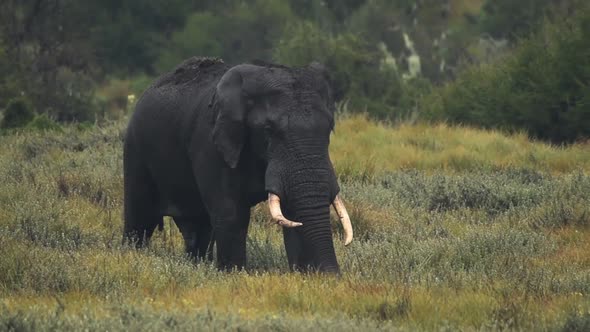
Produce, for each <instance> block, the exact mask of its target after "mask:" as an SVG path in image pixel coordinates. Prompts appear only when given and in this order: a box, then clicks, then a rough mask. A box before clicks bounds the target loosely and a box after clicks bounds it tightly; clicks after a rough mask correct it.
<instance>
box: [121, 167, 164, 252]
mask: <svg viewBox="0 0 590 332" xmlns="http://www.w3.org/2000/svg"><path fill="white" fill-rule="evenodd" d="M132 163H133V161H127V160H126V164H125V184H124V187H125V188H124V189H125V206H124V210H125V213H124V215H125V225H124V229H123V240H124V242H127V243H129V242H131V243H134V244H135V246H136V247H143V246H145V245H146V244H147V243H148V242H149V239H150V238H151V236H152V234H153V233H154V230H155V228H156V226H158V225H162V223H163V220H162V215H161V214H160V211H159V210H158V192H157V188H156V184H155V183H154V181H153V180H152V178H151V176H150V175H149V173H148V171H147V169H145V168H144V167H132V166H134V165H132Z"/></svg>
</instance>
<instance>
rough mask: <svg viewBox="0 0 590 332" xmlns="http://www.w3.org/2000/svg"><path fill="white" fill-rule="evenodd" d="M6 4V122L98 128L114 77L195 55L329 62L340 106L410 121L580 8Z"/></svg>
mask: <svg viewBox="0 0 590 332" xmlns="http://www.w3.org/2000/svg"><path fill="white" fill-rule="evenodd" d="M2 7H3V8H2V10H0V70H1V71H2V73H3V75H2V77H1V78H0V109H2V108H3V109H5V111H4V113H5V115H4V117H5V118H6V116H7V112H6V110H8V109H15V110H19V111H14V112H13V113H17V114H16V115H14V114H13V115H10V114H8V115H9V116H8V118H9V120H10V119H16V120H11V121H12V122H14V123H18V122H19V121H21V122H23V121H25V122H26V121H28V120H27V119H29V120H30V119H32V118H34V117H35V116H36V115H35V114H43V115H46V116H47V117H48V118H50V119H52V120H55V121H58V122H64V121H65V122H69V121H77V122H83V121H95V120H96V119H97V117H99V115H100V114H101V113H100V109H101V108H104V107H105V106H104V103H105V102H104V100H102V101H101V100H100V98H97V97H96V91H97V90H99V89H100V88H101V87H104V86H105V84H107V83H108V82H110V81H112V80H113V78H119V79H122V80H128V79H134V78H138V77H143V78H144V79H143V81H149V78H151V77H154V76H156V75H158V74H160V73H162V72H164V71H167V70H170V69H171V68H173V67H174V66H175V65H176V64H177V63H179V62H180V61H182V60H183V59H185V58H187V57H190V56H194V55H203V56H216V57H220V58H222V59H224V61H226V62H229V63H240V62H245V61H249V60H253V59H261V60H266V61H273V62H279V63H283V64H286V65H306V64H308V63H310V62H312V61H320V62H322V63H324V64H325V65H326V66H327V67H328V69H329V71H330V73H331V79H332V81H333V86H334V89H335V94H336V96H337V97H338V100H339V103H340V106H341V108H345V109H348V110H350V111H358V112H367V113H368V114H370V115H372V116H374V117H376V118H380V119H390V120H407V119H410V118H413V117H415V116H416V114H418V113H419V108H420V104H421V103H422V100H424V98H423V97H424V96H427V95H430V94H431V93H432V91H433V89H437V86H439V85H444V84H446V83H447V82H453V81H454V80H456V78H457V77H458V75H461V73H462V72H464V71H465V68H467V67H469V65H479V64H482V63H489V62H493V61H497V60H496V59H498V58H501V57H502V56H504V55H505V54H506V53H509V52H512V51H513V50H514V49H515V47H517V45H518V44H519V43H520V41H521V40H522V39H524V38H528V36H529V35H531V34H532V33H536V31H539V29H540V28H539V27H540V26H542V23H543V22H544V21H546V20H549V19H552V18H554V17H570V16H572V15H573V14H574V13H575V12H576V9H577V8H578V7H579V4H578V1H575V0H522V1H512V0H442V1H441V0H397V1H388V0H250V1H246V0H217V1H215V0H203V1H192V0H169V1H161V0H127V1H114V0H86V1H74V0H5V1H3V4H2ZM139 85H140V86H141V85H142V84H139ZM143 85H145V84H143ZM431 99H432V98H431ZM23 110H28V111H23ZM431 113H432V112H431ZM431 113H428V114H431ZM23 114H24V116H23V118H24V120H19V116H21V115H23ZM430 118H432V119H434V118H438V117H434V116H430ZM15 121H16V122H15ZM5 122H6V121H5Z"/></svg>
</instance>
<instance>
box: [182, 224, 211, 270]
mask: <svg viewBox="0 0 590 332" xmlns="http://www.w3.org/2000/svg"><path fill="white" fill-rule="evenodd" d="M174 222H175V223H176V226H178V229H180V232H181V233H182V237H183V239H184V244H185V248H186V252H187V253H188V254H189V255H190V256H191V257H192V258H196V259H198V260H208V261H213V233H212V228H211V222H210V220H209V216H208V215H203V216H200V217H174Z"/></svg>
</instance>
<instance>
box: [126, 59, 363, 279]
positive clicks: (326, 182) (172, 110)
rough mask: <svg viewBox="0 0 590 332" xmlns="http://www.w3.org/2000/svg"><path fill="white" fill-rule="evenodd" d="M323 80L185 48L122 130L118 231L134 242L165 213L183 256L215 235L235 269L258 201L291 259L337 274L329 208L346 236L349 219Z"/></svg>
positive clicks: (315, 73)
mask: <svg viewBox="0 0 590 332" xmlns="http://www.w3.org/2000/svg"><path fill="white" fill-rule="evenodd" d="M325 77H326V73H325V71H324V69H323V68H322V67H321V66H318V65H310V66H308V67H306V68H289V67H285V66H281V65H274V64H267V63H252V64H241V65H237V66H234V67H231V66H229V65H227V64H225V63H223V61H221V60H218V59H209V58H196V57H195V58H191V59H188V60H186V61H185V62H183V63H182V64H180V65H179V66H178V67H177V68H176V69H174V70H173V71H171V72H169V73H166V74H164V75H163V76H162V77H160V78H159V79H157V80H156V81H155V83H154V84H153V85H152V86H150V87H149V88H148V89H147V90H146V91H145V92H144V94H143V96H142V97H141V98H140V100H139V101H138V103H137V106H136V109H135V112H134V113H133V115H132V117H131V120H130V122H129V126H128V129H127V132H126V137H125V146H124V179H125V184H124V185H125V227H124V236H125V240H126V241H128V240H134V241H136V242H135V243H137V245H139V246H141V245H144V244H145V241H146V240H149V238H150V237H151V235H152V233H153V231H154V229H155V227H156V226H157V225H161V224H162V218H163V216H171V217H172V218H173V219H174V222H175V223H176V225H177V226H178V228H179V229H180V231H181V233H182V236H183V238H184V241H185V244H186V249H187V251H188V252H189V253H190V254H191V255H193V256H195V257H198V258H201V259H203V258H209V259H211V258H212V257H211V256H212V255H211V249H212V244H213V242H214V243H215V245H216V246H217V247H216V249H217V264H218V266H219V267H220V268H222V269H232V268H236V267H237V268H243V267H244V266H245V264H246V233H247V230H248V224H249V220H250V208H251V207H252V206H253V205H255V204H257V203H259V202H261V201H263V200H268V202H269V208H270V212H271V215H272V218H273V220H274V222H275V223H277V224H279V225H281V226H283V236H284V241H285V248H286V251H287V257H288V260H289V265H290V267H291V268H292V269H296V270H308V269H310V268H311V269H313V270H319V271H322V272H335V273H338V272H339V266H338V262H337V259H336V255H335V252H334V244H333V241H332V232H331V226H330V217H329V215H330V205H334V207H335V209H336V212H337V213H338V215H339V216H340V218H341V221H342V224H343V227H344V233H345V234H344V237H345V239H344V240H345V243H346V244H348V243H350V241H352V227H351V224H350V218H349V217H348V214H347V213H346V209H345V207H344V204H343V203H342V200H341V199H340V197H339V195H338V193H339V186H338V183H337V178H336V175H335V173H334V169H333V166H332V163H331V161H330V158H329V154H328V145H329V141H330V132H331V131H332V129H333V127H334V101H333V99H332V95H331V91H330V87H329V84H328V83H327V80H326V78H325Z"/></svg>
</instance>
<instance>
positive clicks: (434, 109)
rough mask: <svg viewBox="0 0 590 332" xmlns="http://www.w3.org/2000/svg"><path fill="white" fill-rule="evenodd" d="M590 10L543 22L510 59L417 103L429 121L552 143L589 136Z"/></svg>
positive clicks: (485, 67) (471, 71) (473, 70)
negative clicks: (523, 132)
mask: <svg viewBox="0 0 590 332" xmlns="http://www.w3.org/2000/svg"><path fill="white" fill-rule="evenodd" d="M588 35H590V6H586V7H585V9H582V10H580V11H579V12H578V13H577V14H576V16H575V17H572V18H570V19H566V20H564V21H563V22H559V23H552V22H546V23H545V24H544V26H543V28H542V29H541V31H539V32H538V33H537V34H536V35H534V36H532V37H531V38H529V39H524V40H522V41H521V42H520V44H519V46H518V47H517V49H516V50H515V51H514V52H513V54H511V55H509V56H507V57H505V58H504V59H502V60H501V61H499V62H497V63H492V64H484V65H479V66H473V67H470V68H468V69H466V70H465V71H464V72H463V73H462V74H461V75H460V76H459V77H458V78H457V80H456V81H454V82H452V83H449V84H447V85H446V86H443V87H441V88H439V89H437V90H436V91H434V93H432V94H430V95H429V96H428V97H427V98H425V100H424V101H423V102H422V104H421V115H422V117H423V118H424V119H428V120H438V121H440V120H446V121H450V122H453V123H460V124H470V125H477V126H482V127H485V128H501V129H506V130H523V129H524V130H526V131H527V132H528V133H529V134H530V135H531V136H532V137H535V138H540V139H545V140H549V141H552V142H556V143H561V142H572V141H575V140H577V139H580V138H586V137H588V136H590V103H589V101H590V39H588V37H587V36H588Z"/></svg>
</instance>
